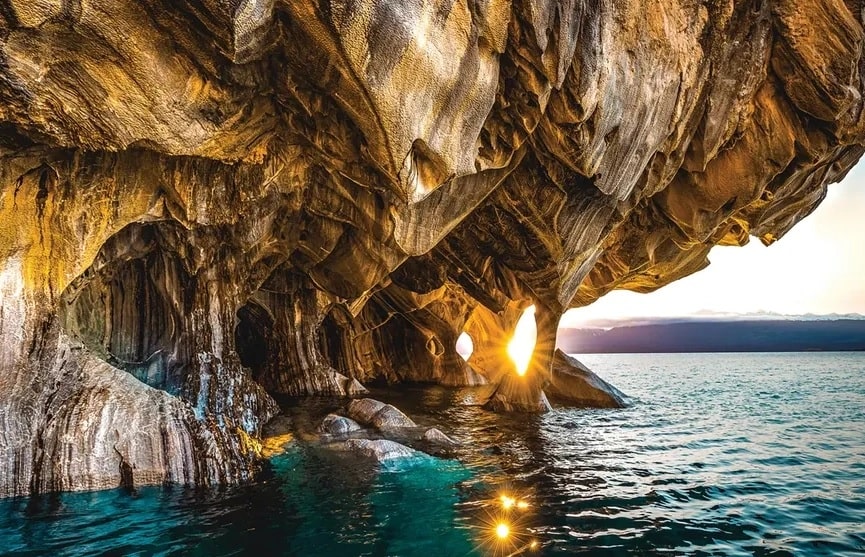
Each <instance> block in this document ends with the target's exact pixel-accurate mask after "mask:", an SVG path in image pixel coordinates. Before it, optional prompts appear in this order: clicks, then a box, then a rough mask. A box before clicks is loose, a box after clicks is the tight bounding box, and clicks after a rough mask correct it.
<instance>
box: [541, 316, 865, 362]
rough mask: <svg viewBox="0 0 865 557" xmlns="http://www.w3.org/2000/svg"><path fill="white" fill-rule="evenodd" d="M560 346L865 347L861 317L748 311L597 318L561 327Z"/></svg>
mask: <svg viewBox="0 0 865 557" xmlns="http://www.w3.org/2000/svg"><path fill="white" fill-rule="evenodd" d="M558 346H559V348H561V349H562V350H563V351H565V352H567V353H569V354H580V353H583V354H594V353H628V352H807V351H854V350H855V351H859V350H862V351H865V316H862V315H859V314H849V315H798V316H788V315H776V314H749V315H698V316H693V317H677V318H644V319H639V320H635V321H621V320H619V321H613V320H610V321H595V322H592V323H591V324H589V325H587V326H585V327H581V328H561V329H559V335H558Z"/></svg>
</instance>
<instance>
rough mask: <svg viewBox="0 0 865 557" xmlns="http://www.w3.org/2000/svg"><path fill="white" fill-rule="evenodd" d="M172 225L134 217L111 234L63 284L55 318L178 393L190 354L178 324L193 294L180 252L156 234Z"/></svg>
mask: <svg viewBox="0 0 865 557" xmlns="http://www.w3.org/2000/svg"><path fill="white" fill-rule="evenodd" d="M172 226H173V225H171V224H169V223H159V224H140V223H137V224H132V225H129V226H127V227H126V228H124V229H123V230H121V231H120V232H118V233H117V234H115V235H114V236H112V237H111V238H109V240H108V241H107V242H106V243H105V244H104V245H103V247H102V249H101V250H100V252H99V254H97V256H96V258H95V259H94V262H93V264H92V265H91V267H90V268H88V269H87V270H86V271H85V272H84V273H82V274H81V276H79V277H78V278H77V279H76V280H74V281H73V282H72V283H71V284H70V285H69V287H68V288H67V289H66V291H64V293H63V300H64V302H65V303H64V304H62V307H61V311H60V319H61V323H62V324H63V326H64V328H65V330H66V331H67V332H68V333H69V334H70V335H71V336H73V337H75V338H77V339H79V340H80V341H82V342H83V343H84V344H85V345H86V346H87V347H88V348H89V349H90V350H92V351H93V352H94V353H96V354H98V355H99V356H101V357H103V358H104V359H105V360H106V361H108V362H109V363H111V364H112V365H114V366H116V367H118V368H120V369H123V370H125V371H127V372H129V373H131V374H132V375H134V376H135V377H136V378H138V379H139V380H140V381H142V382H144V383H146V384H147V385H150V386H151V387H155V388H158V389H162V390H165V391H168V392H170V393H177V392H179V390H180V388H181V387H182V385H183V382H184V380H185V377H186V371H187V362H188V361H189V358H188V354H187V353H186V349H185V346H186V344H187V343H185V342H184V341H183V336H184V335H183V333H182V330H183V323H184V317H183V316H184V315H185V314H186V313H187V311H186V308H188V306H189V303H190V301H189V297H190V296H191V294H190V293H189V292H188V290H187V285H188V284H189V282H190V277H189V275H188V274H187V273H186V271H185V269H184V266H183V264H182V262H181V260H180V258H179V256H177V254H176V253H174V252H172V251H170V250H168V249H166V246H165V245H164V243H163V241H162V234H163V232H164V230H163V229H168V228H171V227H172ZM171 236H172V237H177V236H176V235H175V234H171Z"/></svg>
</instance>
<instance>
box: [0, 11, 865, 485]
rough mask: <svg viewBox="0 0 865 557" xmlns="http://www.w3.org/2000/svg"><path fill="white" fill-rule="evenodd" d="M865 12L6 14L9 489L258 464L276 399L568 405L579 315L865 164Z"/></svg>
mask: <svg viewBox="0 0 865 557" xmlns="http://www.w3.org/2000/svg"><path fill="white" fill-rule="evenodd" d="M862 14H863V9H862V6H861V5H860V4H859V3H858V2H856V1H848V2H841V1H840V0H820V1H817V0H801V1H797V2H792V1H789V0H777V1H773V2H761V1H756V0H755V1H751V0H747V1H743V0H736V1H731V2H714V3H700V2H691V1H663V2H662V1H645V0H624V1H622V2H608V1H603V0H598V1H594V0H593V1H586V2H580V3H572V2H563V1H562V2H556V1H552V2H540V1H521V2H508V1H499V0H493V1H490V2H481V3H471V2H470V3H465V2H448V1H444V2H439V3H437V4H435V5H433V4H430V3H426V4H423V5H420V4H417V3H408V2H402V1H400V0H396V1H393V2H370V1H367V2H353V3H347V2H342V1H339V0H336V1H331V2H322V3H319V2H311V1H304V0H297V1H283V0H277V1H273V2H263V1H259V0H250V1H248V2H238V1H236V0H224V1H222V0H221V1H216V0H202V1H200V2H194V3H176V2H168V1H165V0H146V1H143V2H141V1H133V0H94V1H90V2H84V3H81V2H61V1H60V0H40V1H38V2H33V1H31V0H8V1H6V2H3V3H2V5H0V495H12V494H25V493H35V492H44V491H52V490H69V489H90V488H99V487H109V486H112V485H119V484H120V483H121V481H123V482H125V483H129V482H130V481H131V482H132V483H136V484H141V483H162V482H181V483H191V484H201V485H203V484H216V483H233V482H241V481H245V480H248V479H250V478H252V477H253V476H254V474H255V473H256V471H257V469H258V467H259V465H260V462H261V451H262V448H261V443H260V435H261V431H262V427H263V426H264V424H265V423H266V422H267V421H268V420H269V419H270V418H271V417H272V416H274V415H275V414H276V413H277V405H276V404H275V402H274V397H282V396H304V395H322V394H324V395H356V394H360V393H361V392H362V384H370V383H372V382H374V381H377V382H386V383H389V384H394V385H396V384H399V383H403V382H427V383H438V384H443V385H451V386H458V385H469V384H480V383H484V382H488V383H490V385H492V386H493V388H498V390H497V391H496V395H497V397H498V398H497V400H498V401H499V402H500V403H501V404H500V406H501V408H507V409H512V410H540V409H543V408H545V407H546V406H545V404H543V403H544V402H545V400H546V397H545V394H544V389H545V388H547V386H548V385H549V384H550V382H551V381H552V384H553V385H555V384H556V378H555V375H554V373H553V372H554V370H555V369H556V368H555V366H556V365H557V364H556V362H555V361H554V349H555V331H556V327H557V324H558V320H559V318H560V316H561V315H562V313H563V312H564V311H566V310H567V309H568V308H573V307H580V306H585V305H587V304H590V303H592V302H593V301H595V300H596V299H598V298H599V297H600V296H603V295H604V294H606V293H607V292H609V291H611V290H613V289H617V288H618V289H630V290H635V291H640V292H646V291H650V290H653V289H655V288H658V287H660V286H663V285H665V284H668V283H670V282H672V281H675V280H677V279H679V278H682V277H684V276H687V275H689V274H691V273H693V272H696V271H699V270H700V269H702V268H704V267H705V266H706V265H707V264H708V260H707V255H708V253H709V250H710V249H711V247H712V246H714V245H718V244H721V245H742V244H744V243H745V242H747V241H748V240H749V238H750V237H756V238H758V239H759V241H762V242H763V243H765V244H771V243H773V242H775V241H776V240H778V239H779V238H781V237H782V236H783V235H784V234H785V233H786V232H787V231H788V230H789V229H790V228H791V227H792V226H793V225H794V224H795V223H796V222H798V221H799V220H800V219H801V218H803V217H804V216H805V215H807V214H809V213H810V212H811V211H813V210H814V209H815V208H816V207H817V205H818V204H819V203H820V201H821V200H822V199H823V197H824V195H825V193H826V187H827V185H828V184H831V183H833V182H836V181H838V180H840V179H841V178H843V177H844V175H845V174H846V173H847V171H848V170H849V169H850V168H851V167H852V166H853V165H854V164H855V162H856V161H857V160H858V159H859V158H860V156H861V155H862V153H863V149H865V147H863V143H865V111H863V91H865V86H863V81H862V79H863V75H862V73H861V71H860V68H861V67H862V43H863V28H862ZM754 280H759V277H754ZM530 305H535V307H536V308H537V311H536V314H535V318H536V322H537V329H538V343H537V345H536V347H535V350H534V354H533V357H532V360H531V364H530V366H529V369H528V371H527V374H526V376H525V377H523V378H516V377H515V375H514V371H515V370H514V368H513V364H511V363H510V362H509V361H508V360H507V359H506V357H505V350H504V347H505V346H506V344H507V341H508V339H509V338H510V335H511V334H512V333H513V329H514V326H515V324H516V323H517V320H518V319H519V317H520V315H521V313H522V311H523V310H524V309H525V308H526V307H528V306H530ZM464 331H465V332H467V333H468V334H469V335H470V336H471V337H472V339H473V341H474V352H473V353H472V356H471V358H470V360H469V362H465V361H464V360H463V359H462V358H461V357H460V356H459V355H458V354H457V353H456V349H455V344H456V339H457V338H458V337H459V336H460V334H461V333H463V332H464ZM299 400H300V399H299ZM121 470H125V471H126V472H124V473H123V474H121ZM129 470H131V473H130V472H129ZM130 476H131V477H130Z"/></svg>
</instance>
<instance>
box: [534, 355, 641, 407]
mask: <svg viewBox="0 0 865 557" xmlns="http://www.w3.org/2000/svg"><path fill="white" fill-rule="evenodd" d="M552 371H553V372H552V378H551V379H550V382H549V383H548V384H547V385H546V386H545V387H544V391H545V392H546V393H547V395H549V397H550V398H551V399H553V400H555V401H557V402H562V403H564V404H567V405H568V406H577V407H583V408H624V407H625V406H627V405H628V399H627V397H626V396H625V395H624V393H622V392H621V391H619V390H618V389H616V388H615V387H613V386H612V385H610V384H609V383H607V382H606V381H604V380H603V379H601V378H600V377H598V376H597V375H596V374H595V373H593V372H592V371H591V370H590V369H589V368H587V367H586V366H585V365H583V363H582V362H580V361H579V360H577V359H576V358H574V357H572V356H569V355H567V354H565V353H564V352H562V351H561V350H556V353H555V357H554V360H553V370H552Z"/></svg>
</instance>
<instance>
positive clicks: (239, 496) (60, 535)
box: [0, 353, 865, 557]
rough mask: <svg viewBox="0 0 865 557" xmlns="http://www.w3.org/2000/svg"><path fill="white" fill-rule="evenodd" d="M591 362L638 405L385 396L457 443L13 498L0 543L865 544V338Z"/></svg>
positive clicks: (170, 550) (452, 547) (300, 451)
mask: <svg viewBox="0 0 865 557" xmlns="http://www.w3.org/2000/svg"><path fill="white" fill-rule="evenodd" d="M581 359H582V360H583V361H584V362H585V363H586V364H588V365H589V366H590V367H592V368H593V369H594V370H595V371H596V372H598V373H599V374H600V375H601V376H602V377H604V378H605V379H607V380H608V381H610V382H611V383H613V384H614V385H616V386H617V387H619V388H620V389H621V390H623V391H624V392H625V393H627V394H628V395H630V397H631V398H632V399H633V400H634V405H633V406H631V407H630V408H627V409H624V410H563V409H558V410H556V411H554V412H552V413H550V414H546V415H544V416H501V415H497V414H492V413H489V412H486V411H484V410H483V409H481V408H480V407H478V406H474V405H471V400H472V395H474V394H476V393H474V392H473V391H471V390H448V389H443V388H439V387H426V388H420V387H418V388H412V389H409V390H408V391H406V392H403V393H400V394H393V393H376V396H379V397H380V398H384V399H387V400H388V401H390V402H393V403H395V404H397V405H399V406H400V407H401V408H403V409H404V410H405V411H406V412H407V413H409V414H410V415H412V416H413V417H415V418H416V421H418V422H420V423H422V424H442V427H443V429H445V430H446V431H448V432H449V433H452V434H453V436H454V437H456V438H458V439H459V440H461V441H462V442H463V447H462V448H461V449H460V451H459V453H458V455H457V458H456V459H451V460H441V459H434V458H432V457H420V458H417V459H412V460H408V461H404V462H401V463H399V464H394V465H392V466H389V467H386V468H384V469H378V468H376V467H373V466H370V465H365V464H360V463H358V462H357V461H354V460H351V461H349V460H345V459H344V458H338V457H335V456H334V455H333V454H331V453H328V452H326V451H322V450H320V449H316V448H315V447H311V446H308V445H302V444H298V445H294V446H292V447H291V449H290V450H289V451H288V452H287V453H286V454H284V455H281V456H279V457H276V458H274V459H273V461H272V466H271V469H270V470H268V471H267V472H266V473H265V474H264V476H263V477H262V478H261V480H260V481H259V482H257V483H256V484H254V485H249V486H244V487H239V488H230V489H223V490H193V489H185V488H180V487H173V488H157V487H153V488H141V489H139V490H137V492H135V493H132V494H130V493H127V492H125V491H122V490H110V491H102V492H95V493H74V494H61V495H46V496H40V497H35V498H21V499H6V500H0V553H3V554H20V555H23V554H31V555H45V554H48V555H101V554H104V555H136V554H137V555H156V554H162V555H170V554H183V555H208V556H209V555H246V554H252V555H262V556H263V555H326V556H342V555H345V556H354V555H399V556H423V557H433V556H439V555H454V556H462V555H507V554H511V553H515V552H519V551H520V550H525V554H539V555H574V554H586V555H803V556H812V555H865V354H827V353H814V354H810V353H809V354H641V355H593V356H583V357H581ZM339 404H340V403H339V401H323V402H320V403H319V404H316V405H310V408H311V409H309V410H307V409H306V407H305V408H304V409H298V408H288V410H289V413H291V414H292V415H294V416H295V417H297V415H298V414H303V413H304V412H306V413H311V414H314V415H308V416H306V417H305V418H306V419H308V420H310V421H314V420H315V419H317V417H318V414H320V413H322V412H325V411H327V410H328V409H329V408H330V407H336V406H338V405H339ZM502 494H507V495H512V496H514V497H515V500H516V501H524V502H525V504H526V508H525V509H519V508H517V506H516V505H515V506H514V507H512V508H511V509H510V510H507V511H505V510H504V509H503V508H502V503H501V499H500V496H501V495H502ZM499 523H507V525H508V527H509V530H508V536H507V538H506V539H505V540H504V541H498V540H497V539H496V538H495V535H494V532H495V528H496V526H497V525H498V524H499ZM532 542H537V548H536V549H532V548H531V543H532Z"/></svg>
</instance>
